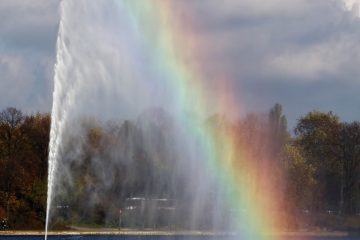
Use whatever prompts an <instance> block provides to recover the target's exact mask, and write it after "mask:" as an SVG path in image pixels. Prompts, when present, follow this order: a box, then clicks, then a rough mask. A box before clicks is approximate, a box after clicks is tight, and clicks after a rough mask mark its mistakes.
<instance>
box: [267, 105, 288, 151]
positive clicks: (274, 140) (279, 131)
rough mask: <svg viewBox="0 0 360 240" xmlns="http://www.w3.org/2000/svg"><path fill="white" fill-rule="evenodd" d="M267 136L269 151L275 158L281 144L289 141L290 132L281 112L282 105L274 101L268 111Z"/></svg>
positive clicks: (280, 148)
mask: <svg viewBox="0 0 360 240" xmlns="http://www.w3.org/2000/svg"><path fill="white" fill-rule="evenodd" d="M268 121H269V137H270V139H271V140H270V143H271V146H270V151H271V153H272V155H273V158H277V157H278V155H279V154H280V153H281V150H282V148H283V146H284V145H285V144H286V143H287V142H288V141H289V139H290V134H289V132H288V130H287V119H286V116H285V115H284V114H283V108H282V105H281V104H279V103H276V104H275V106H274V107H273V108H271V109H270V111H269V120H268Z"/></svg>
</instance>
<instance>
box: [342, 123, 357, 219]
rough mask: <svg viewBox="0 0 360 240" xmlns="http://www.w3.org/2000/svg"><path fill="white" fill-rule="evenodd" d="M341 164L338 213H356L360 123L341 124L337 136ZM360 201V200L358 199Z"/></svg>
mask: <svg viewBox="0 0 360 240" xmlns="http://www.w3.org/2000/svg"><path fill="white" fill-rule="evenodd" d="M338 145H339V148H340V154H339V156H338V158H339V161H340V164H341V176H342V182H341V197H340V211H343V212H344V213H355V212H356V200H357V199H356V197H357V194H356V191H357V186H356V183H357V180H358V179H357V178H358V175H357V174H358V171H359V166H360V122H352V123H343V124H342V125H341V127H340V131H339V134H338ZM359 200H360V199H359Z"/></svg>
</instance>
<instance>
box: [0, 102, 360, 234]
mask: <svg viewBox="0 0 360 240" xmlns="http://www.w3.org/2000/svg"><path fill="white" fill-rule="evenodd" d="M160 120H161V122H162V124H163V125H159V126H158V125H156V124H149V123H152V122H153V121H155V122H156V121H160ZM144 123H147V124H148V125H149V126H151V128H149V129H151V131H149V130H147V131H144V130H143V128H141V126H142V125H144ZM50 124H51V118H50V114H49V113H38V114H32V115H31V114H30V115H26V114H23V113H22V112H21V111H20V110H18V109H15V108H7V109H4V110H3V111H1V112H0V230H14V233H19V232H18V231H17V230H20V229H21V230H29V229H30V232H32V231H31V230H38V229H40V230H41V231H34V233H35V232H39V233H42V229H44V224H45V215H46V199H47V176H48V172H47V171H48V149H49V146H48V144H49V132H50ZM172 124H173V120H172V118H171V117H170V116H169V114H168V113H167V112H166V111H165V110H163V109H150V110H149V111H146V112H144V113H143V114H141V115H140V116H139V118H138V120H136V121H135V120H132V121H131V120H124V121H109V122H102V121H99V120H98V119H84V120H82V121H79V128H81V132H82V135H81V136H79V134H75V135H74V136H72V137H73V138H72V137H71V138H70V137H69V139H68V141H67V142H66V144H64V151H63V152H64V153H66V155H65V157H66V159H67V161H69V162H71V163H73V165H71V166H72V167H73V168H72V169H71V170H72V173H73V176H72V178H71V180H72V181H71V182H66V181H64V182H61V183H59V184H60V185H61V186H64V187H63V192H62V194H61V196H60V195H59V196H58V197H57V198H56V199H54V205H53V220H52V223H51V228H50V229H52V230H54V232H55V233H56V232H57V231H58V232H59V233H61V232H62V231H65V232H67V231H70V232H72V231H73V230H74V229H73V228H69V227H67V226H78V227H84V228H88V229H91V231H90V232H92V231H94V232H95V233H96V232H99V230H98V229H110V228H115V227H117V226H119V218H120V215H121V225H120V226H121V229H129V227H133V228H136V229H138V230H140V232H144V231H143V230H144V229H148V228H147V227H152V226H157V227H158V228H157V229H169V228H167V227H168V226H176V228H170V229H198V228H197V226H195V227H194V226H189V224H190V223H189V222H190V221H188V218H189V216H190V215H191V211H192V209H193V205H191V204H190V205H189V200H188V199H190V200H191V198H190V197H189V196H192V195H191V194H192V192H191V189H192V188H191V182H188V181H187V180H186V179H187V178H186V177H187V174H184V173H183V172H181V171H178V172H175V173H176V174H174V169H175V168H174V167H172V166H173V165H172V164H174V163H173V162H176V161H175V160H177V158H172V155H171V154H170V153H171V152H172V148H171V146H170V147H169V144H167V139H168V138H166V137H165V136H167V134H168V132H169V131H170V130H169V129H171V128H170V127H169V126H172ZM203 124H204V126H206V127H209V128H212V129H214V131H216V133H217V134H219V135H220V136H222V135H224V134H230V131H231V134H232V135H234V136H236V138H234V144H237V146H238V147H239V149H244V154H246V156H249V159H253V160H254V161H256V162H257V164H258V166H259V169H258V171H259V173H258V174H257V176H258V178H257V179H255V180H256V182H258V183H259V186H261V185H260V183H261V182H264V181H265V180H267V178H268V176H270V175H271V176H274V178H275V179H273V180H274V183H275V182H276V183H279V184H280V187H279V186H277V188H274V191H275V190H276V196H277V205H276V206H269V208H270V207H272V208H271V209H270V210H271V212H273V213H275V216H276V215H281V216H282V215H283V216H282V217H281V219H282V220H283V222H281V223H280V224H282V225H281V226H280V227H281V228H277V229H279V230H280V229H281V230H283V231H284V232H297V231H300V230H303V229H305V230H306V231H304V232H332V231H344V232H347V231H349V232H359V231H360V147H359V146H360V121H354V122H343V121H341V120H340V118H339V117H338V116H337V115H335V114H334V113H332V112H328V113H324V112H317V111H313V112H309V113H307V114H305V115H303V116H301V117H300V118H299V119H298V122H297V124H296V126H294V128H293V129H292V131H291V132H289V129H288V126H287V121H286V117H285V115H284V114H283V111H282V106H281V105H280V104H275V106H274V107H273V108H271V109H270V111H269V112H268V113H259V114H249V115H247V116H245V117H243V118H239V119H237V120H236V121H235V120H234V121H230V120H229V119H227V117H226V116H222V115H217V114H215V115H214V116H210V117H209V119H206V121H205V122H204V123H203ZM164 126H165V127H164ZM79 131H80V130H79ZM170 132H171V131H170ZM149 134H150V135H149ZM148 139H155V140H156V141H153V142H156V143H157V144H156V145H154V146H153V145H150V146H151V148H150V147H146V146H145V144H143V143H144V142H146V141H148ZM235 140H236V141H235ZM78 142H79V143H81V144H80V148H81V149H82V150H81V154H79V153H78V148H75V147H74V146H78V145H74V143H78ZM170 145H171V144H170ZM149 149H150V150H151V151H150V150H149ZM110 153H113V154H110ZM119 154H121V156H123V157H122V159H120V160H121V161H120V160H119V158H118V157H117V156H118V155H119ZM177 157H179V160H181V156H177ZM99 159H101V161H98V160H99ZM168 159H175V160H174V161H173V162H169V161H167V160H168ZM127 162H133V163H135V164H136V165H127ZM264 162H265V163H267V164H262V163H264ZM234 163H236V164H235V165H234V166H241V164H240V163H241V159H234ZM269 165H271V166H273V168H274V171H273V172H272V174H270V175H266V174H260V173H263V172H267V171H268V170H267V169H268V166H269ZM99 166H100V167H101V169H103V170H104V171H103V172H109V173H111V175H112V180H111V181H110V182H109V180H108V178H107V177H106V176H105V177H104V176H103V175H101V171H99ZM105 170H106V171H105ZM175 170H177V169H175ZM149 171H150V172H151V173H153V174H150V175H149V174H148V173H149ZM276 177H278V178H276ZM64 179H65V178H64ZM275 180H276V181H275ZM118 183H122V184H118ZM158 183H161V184H160V185H159V184H158ZM89 186H90V187H89ZM94 192H95V193H97V194H98V195H99V196H106V197H97V198H92V196H93V194H94ZM164 196H165V198H166V199H168V200H169V201H168V202H165V203H166V204H167V203H169V204H170V205H169V206H170V208H169V206H165V207H166V209H167V210H166V211H163V210H161V208H159V209H158V210H156V211H153V212H154V214H155V215H151V216H152V218H146V217H147V215H146V213H147V212H149V211H150V210H151V208H150V207H149V208H146V206H145V205H144V206H145V207H142V208H143V209H142V210H141V209H140V205H139V204H138V205H136V204H135V202H131V201H129V199H130V200H131V199H152V200H156V198H163V197H164ZM255 197H256V195H254V196H253V198H255ZM88 199H93V201H92V202H89V201H88ZM173 199H176V201H174V202H176V203H177V204H175V203H174V204H173V203H172V201H170V200H173ZM145 203H146V202H145ZM212 203H213V202H212V200H211V198H207V202H204V204H203V206H202V208H201V209H198V211H199V212H198V214H197V216H199V219H198V226H200V227H201V228H200V229H202V230H204V229H211V226H213V225H212V224H213V222H212V221H211V219H213V218H212V216H213V215H211V214H212V213H211V212H210V211H207V207H209V208H210V209H211V206H212ZM173 205H174V206H175V205H176V207H175V208H172V206H173ZM141 206H142V205H141ZM136 209H138V210H136ZM174 209H175V210H174ZM140 210H141V211H140ZM145 210H146V211H145ZM234 210H235V212H236V210H239V209H231V208H230V207H229V208H227V206H224V209H222V211H221V213H222V215H223V216H222V217H221V220H222V221H221V222H219V225H218V226H217V227H218V228H217V229H219V230H220V229H221V230H224V231H225V230H226V229H229V228H230V229H231V226H230V225H229V222H227V220H229V219H230V216H231V214H232V213H233V212H234ZM270 210H269V211H270ZM171 211H173V212H172V213H174V217H169V216H171V214H169V212H171ZM139 212H143V215H139ZM154 219H155V220H154ZM95 226H96V227H98V228H94V227H95ZM141 226H145V228H140V227H141ZM90 227H91V228H90ZM228 227H229V228H228ZM94 229H95V230H94ZM74 231H75V232H77V230H74ZM116 231H119V230H116ZM80 232H81V231H80ZM85 232H86V231H85ZM100 232H102V231H100ZM105 232H106V230H105ZM119 232H120V233H123V231H122V230H121V231H119ZM130 232H133V231H130ZM164 232H166V231H164ZM5 233H11V231H9V232H7V231H0V235H2V234H5Z"/></svg>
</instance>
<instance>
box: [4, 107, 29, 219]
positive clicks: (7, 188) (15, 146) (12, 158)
mask: <svg viewBox="0 0 360 240" xmlns="http://www.w3.org/2000/svg"><path fill="white" fill-rule="evenodd" d="M23 121H24V117H23V115H22V112H21V111H19V110H17V109H15V108H7V109H5V110H3V111H2V112H1V113H0V161H1V162H0V164H1V167H0V176H1V179H2V181H1V183H0V186H1V188H0V192H1V195H2V199H3V201H2V204H5V209H6V210H5V211H6V218H7V219H9V214H10V205H11V199H14V193H15V188H16V187H19V186H17V183H18V180H19V176H20V175H21V173H23V172H24V171H21V170H22V169H21V167H20V161H19V155H18V151H19V149H20V148H21V147H22V145H21V141H22V139H23V134H22V131H21V125H22V123H23Z"/></svg>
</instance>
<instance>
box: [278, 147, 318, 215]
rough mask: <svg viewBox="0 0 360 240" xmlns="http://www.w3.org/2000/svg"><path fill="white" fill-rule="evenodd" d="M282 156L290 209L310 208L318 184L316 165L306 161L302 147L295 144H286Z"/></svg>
mask: <svg viewBox="0 0 360 240" xmlns="http://www.w3.org/2000/svg"><path fill="white" fill-rule="evenodd" d="M281 156H282V158H281V159H282V164H283V167H284V170H285V181H286V188H285V189H286V190H285V191H286V196H287V198H288V201H287V202H288V203H289V204H288V208H289V209H288V211H290V212H292V211H294V210H299V209H309V208H310V204H311V203H312V192H313V187H314V186H315V184H316V180H315V178H314V174H315V167H314V166H313V165H312V164H309V163H307V162H306V159H305V158H304V153H303V151H302V149H301V148H300V147H298V146H295V145H285V146H284V148H283V151H282V153H281Z"/></svg>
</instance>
